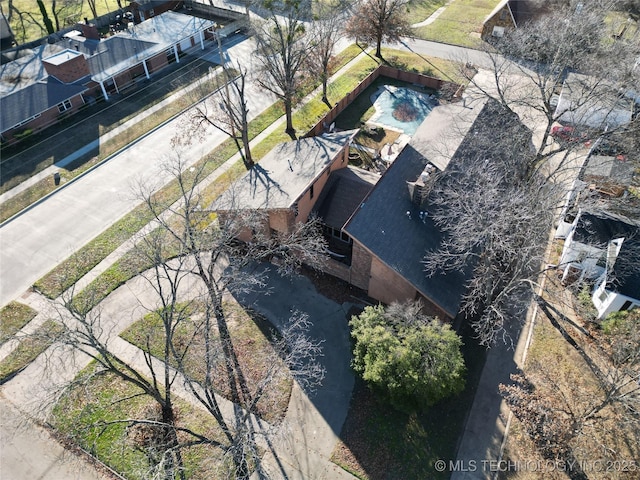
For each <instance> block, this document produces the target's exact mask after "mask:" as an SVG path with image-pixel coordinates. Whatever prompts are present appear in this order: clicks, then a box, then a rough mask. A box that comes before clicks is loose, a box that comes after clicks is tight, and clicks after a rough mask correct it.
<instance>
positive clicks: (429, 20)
mask: <svg viewBox="0 0 640 480" xmlns="http://www.w3.org/2000/svg"><path fill="white" fill-rule="evenodd" d="M451 2H453V0H448V2H447V3H445V4H444V5H443V6H442V7H440V8H439V9H437V10H436V11H435V12H433V13H432V14H431V15H429V18H427V19H426V20H423V21H422V22H419V23H414V24H413V25H411V26H412V27H413V28H420V27H426V26H427V25H431V24H432V23H433V22H435V21H436V18H438V17H439V16H440V15H442V12H444V11H445V10H446V9H447V6H448V5H449V4H450V3H451Z"/></svg>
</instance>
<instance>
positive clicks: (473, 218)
mask: <svg viewBox="0 0 640 480" xmlns="http://www.w3.org/2000/svg"><path fill="white" fill-rule="evenodd" d="M530 145H531V132H530V131H529V130H528V129H527V128H526V127H524V126H523V125H521V124H520V122H519V120H518V118H517V116H516V115H515V114H513V113H510V112H509V111H507V110H505V109H504V108H503V107H502V106H501V105H500V104H499V103H497V102H493V101H490V102H488V104H487V105H486V106H485V107H484V110H483V111H482V112H481V113H480V115H479V116H478V118H477V119H476V121H475V123H474V125H473V127H472V130H471V132H469V134H468V135H467V137H466V139H465V140H464V141H463V143H462V145H460V147H459V148H458V151H457V152H456V154H455V156H454V158H453V159H452V161H451V163H450V164H449V167H448V168H447V169H446V170H445V171H444V172H443V173H442V174H441V177H440V179H439V180H438V181H436V183H435V184H434V187H433V190H432V191H431V193H430V195H429V197H428V200H427V202H428V206H427V208H428V210H429V214H430V216H431V218H433V220H434V222H435V223H436V224H437V225H438V227H439V228H440V229H441V230H442V231H443V232H445V238H444V239H443V241H442V243H441V245H440V247H439V248H438V249H436V250H435V251H432V252H429V253H428V254H427V256H426V258H425V267H426V270H427V272H428V273H429V274H434V273H435V272H439V271H468V272H470V275H469V276H470V280H469V283H468V285H467V287H468V288H467V292H466V294H465V297H464V299H463V306H462V308H463V311H464V312H465V313H466V314H467V316H468V317H469V318H472V319H473V320H472V322H473V325H474V328H475V331H476V333H477V334H478V337H479V338H480V342H481V343H482V344H485V345H491V344H493V343H494V342H495V341H496V340H497V339H498V338H500V337H501V336H504V338H507V336H508V332H507V330H508V326H509V323H510V321H514V320H515V319H519V318H522V315H521V314H522V312H523V311H524V310H526V308H527V307H528V305H529V301H530V295H529V294H528V292H530V291H531V285H532V284H535V283H536V282H537V276H538V274H539V271H540V265H541V264H542V257H543V253H544V250H545V246H546V244H547V240H548V232H549V229H550V227H551V225H552V220H553V218H554V214H555V213H556V208H557V205H558V202H559V198H560V195H561V192H560V191H559V189H555V188H554V186H553V185H551V186H548V185H545V183H544V182H543V181H542V180H540V179H538V178H537V177H536V178H535V179H532V180H527V178H526V169H527V165H528V162H529V160H530V158H531V156H532V152H531V148H530ZM534 181H537V183H534Z"/></svg>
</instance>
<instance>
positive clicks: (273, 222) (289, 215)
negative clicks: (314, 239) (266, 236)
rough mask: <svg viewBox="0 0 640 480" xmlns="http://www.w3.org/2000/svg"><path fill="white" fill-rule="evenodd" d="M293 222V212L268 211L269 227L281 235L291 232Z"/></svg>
mask: <svg viewBox="0 0 640 480" xmlns="http://www.w3.org/2000/svg"><path fill="white" fill-rule="evenodd" d="M294 222H295V215H294V213H293V210H285V209H283V210H271V211H269V226H270V227H271V228H273V229H274V230H276V231H278V232H282V233H287V232H290V231H291V228H292V227H293V224H294Z"/></svg>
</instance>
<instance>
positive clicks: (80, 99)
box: [0, 11, 214, 142]
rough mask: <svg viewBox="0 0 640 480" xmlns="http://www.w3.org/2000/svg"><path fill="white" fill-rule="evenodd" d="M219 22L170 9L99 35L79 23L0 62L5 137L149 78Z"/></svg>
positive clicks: (14, 137) (1, 119) (13, 136)
mask: <svg viewBox="0 0 640 480" xmlns="http://www.w3.org/2000/svg"><path fill="white" fill-rule="evenodd" d="M213 26H214V22H213V21H211V20H206V19H202V18H198V17H192V16H189V15H184V14H181V13H177V12H173V11H168V12H166V13H163V14H162V15H159V16H154V17H153V18H151V19H149V20H147V21H145V22H142V23H140V24H139V25H136V26H133V27H131V28H129V29H128V30H125V31H122V32H119V33H118V34H116V35H113V36H110V37H108V38H104V39H102V38H100V35H99V34H98V30H97V28H96V27H95V26H94V25H91V24H79V25H78V26H77V30H72V31H70V32H68V33H66V34H65V35H64V37H63V38H62V39H61V40H60V41H58V42H56V43H53V44H50V43H48V42H45V43H44V44H42V45H40V46H38V47H36V48H33V49H30V50H26V51H20V52H17V55H16V57H17V58H15V59H14V60H13V61H11V62H8V63H5V64H3V65H2V66H1V67H0V104H1V106H2V108H1V109H0V134H1V135H2V141H3V142H12V141H15V140H17V139H19V138H20V136H21V135H24V134H27V133H30V132H34V131H38V130H41V129H43V128H46V127H47V126H50V125H52V124H53V123H55V122H57V121H59V120H60V119H61V118H63V117H65V116H68V115H71V114H73V113H75V112H76V111H77V110H78V109H79V108H81V107H82V106H83V105H85V104H86V103H91V102H94V101H96V100H98V99H105V100H109V99H110V97H111V96H112V95H114V94H118V93H120V91H122V90H123V89H126V88H128V87H131V86H134V85H135V84H136V83H137V82H138V81H139V80H148V79H150V78H151V75H152V74H154V73H156V72H158V71H160V70H162V68H164V67H165V66H167V65H168V64H169V62H173V61H175V62H179V61H180V58H179V54H180V53H182V52H184V51H185V50H187V49H188V48H191V47H194V46H198V47H200V48H201V49H204V40H205V38H209V37H211V36H212V31H213V30H212V29H213Z"/></svg>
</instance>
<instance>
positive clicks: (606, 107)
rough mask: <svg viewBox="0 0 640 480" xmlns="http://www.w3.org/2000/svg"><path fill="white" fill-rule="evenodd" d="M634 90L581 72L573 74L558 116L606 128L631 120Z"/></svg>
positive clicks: (578, 122)
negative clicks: (628, 89)
mask: <svg viewBox="0 0 640 480" xmlns="http://www.w3.org/2000/svg"><path fill="white" fill-rule="evenodd" d="M634 95H635V94H634V93H633V92H629V93H625V92H622V93H621V92H620V90H619V89H618V87H617V86H615V85H612V84H610V83H607V82H602V81H601V80H600V79H596V78H593V77H589V76H588V75H583V74H579V73H569V74H568V75H567V78H566V79H565V81H564V83H563V85H562V91H561V92H560V96H559V98H558V105H557V107H556V111H555V114H554V115H555V118H557V119H558V120H559V121H560V122H562V123H568V124H571V125H576V126H582V127H588V128H595V129H599V130H604V129H606V128H608V129H611V128H616V127H619V126H621V125H626V124H627V123H630V122H631V120H632V118H633V115H634V109H635V101H634Z"/></svg>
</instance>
